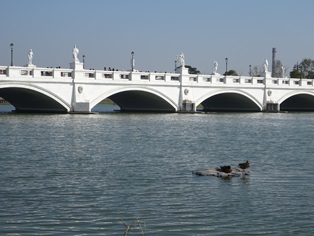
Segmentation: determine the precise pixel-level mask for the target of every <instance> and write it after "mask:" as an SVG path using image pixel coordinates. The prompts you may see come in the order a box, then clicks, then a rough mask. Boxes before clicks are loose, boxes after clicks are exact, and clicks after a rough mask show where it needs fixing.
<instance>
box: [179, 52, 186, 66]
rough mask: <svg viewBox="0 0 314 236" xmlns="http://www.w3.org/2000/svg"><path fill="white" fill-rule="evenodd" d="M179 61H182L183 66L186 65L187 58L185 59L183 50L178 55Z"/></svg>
mask: <svg viewBox="0 0 314 236" xmlns="http://www.w3.org/2000/svg"><path fill="white" fill-rule="evenodd" d="M177 61H178V62H180V65H181V66H182V67H185V59H184V54H183V52H181V53H180V54H179V55H178V56H177Z"/></svg>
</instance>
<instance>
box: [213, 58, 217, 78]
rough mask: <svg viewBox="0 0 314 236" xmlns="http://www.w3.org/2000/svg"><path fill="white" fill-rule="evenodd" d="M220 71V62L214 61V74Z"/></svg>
mask: <svg viewBox="0 0 314 236" xmlns="http://www.w3.org/2000/svg"><path fill="white" fill-rule="evenodd" d="M217 71H218V62H217V61H214V67H213V75H216V74H217Z"/></svg>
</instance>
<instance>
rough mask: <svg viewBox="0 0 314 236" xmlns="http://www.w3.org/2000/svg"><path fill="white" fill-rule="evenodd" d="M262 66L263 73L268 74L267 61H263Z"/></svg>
mask: <svg viewBox="0 0 314 236" xmlns="http://www.w3.org/2000/svg"><path fill="white" fill-rule="evenodd" d="M263 66H264V72H265V73H266V72H268V61H267V59H265V61H264V64H263Z"/></svg>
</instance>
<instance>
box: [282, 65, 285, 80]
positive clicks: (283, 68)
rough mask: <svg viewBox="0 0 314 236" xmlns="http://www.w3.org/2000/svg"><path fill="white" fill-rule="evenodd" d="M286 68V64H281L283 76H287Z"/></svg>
mask: <svg viewBox="0 0 314 236" xmlns="http://www.w3.org/2000/svg"><path fill="white" fill-rule="evenodd" d="M285 74H286V68H285V66H284V65H281V78H285V77H286V75H285Z"/></svg>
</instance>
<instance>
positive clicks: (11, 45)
mask: <svg viewBox="0 0 314 236" xmlns="http://www.w3.org/2000/svg"><path fill="white" fill-rule="evenodd" d="M10 47H11V66H13V47H14V44H13V43H11V44H10Z"/></svg>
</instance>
